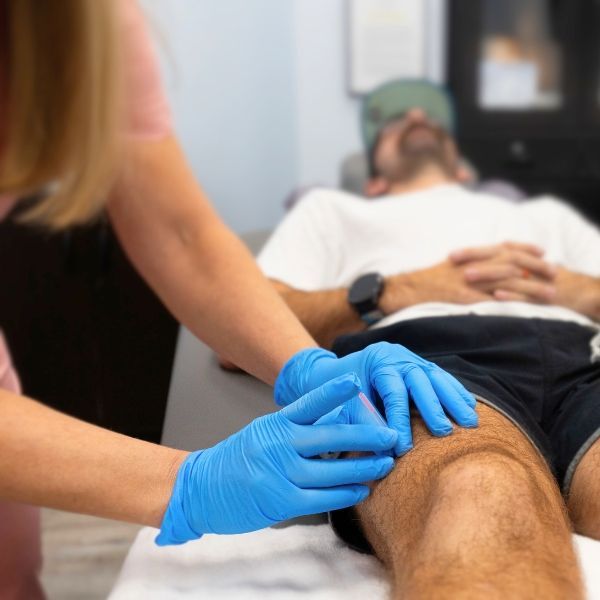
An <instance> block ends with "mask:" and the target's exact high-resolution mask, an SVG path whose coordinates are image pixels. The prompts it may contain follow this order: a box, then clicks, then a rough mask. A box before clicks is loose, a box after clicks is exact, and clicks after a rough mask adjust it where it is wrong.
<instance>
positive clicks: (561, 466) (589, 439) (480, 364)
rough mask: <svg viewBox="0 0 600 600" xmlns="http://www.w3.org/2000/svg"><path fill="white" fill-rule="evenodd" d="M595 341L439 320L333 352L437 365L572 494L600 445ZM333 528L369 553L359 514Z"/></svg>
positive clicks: (573, 334)
mask: <svg viewBox="0 0 600 600" xmlns="http://www.w3.org/2000/svg"><path fill="white" fill-rule="evenodd" d="M596 333H597V332H596V331H595V330H594V329H592V328H588V327H583V326H580V325H577V324H574V323H568V322H562V321H550V320H544V319H521V318H512V317H479V316H474V315H465V316H452V317H435V318H425V319H415V320H411V321H403V322H400V323H396V324H395V325H390V326H389V327H383V328H381V329H373V330H370V331H367V332H364V333H360V334H354V335H346V336H342V337H340V338H338V339H337V340H336V342H335V344H334V347H333V351H334V352H335V353H336V354H337V355H338V356H345V355H346V354H350V353H351V352H355V351H357V350H360V349H362V348H364V347H366V346H368V345H370V344H373V343H375V342H381V341H387V342H395V343H398V344H402V345H403V346H406V347H407V348H408V349H409V350H412V351H413V352H415V353H416V354H418V355H420V356H422V357H423V358H426V359H427V360H430V361H432V362H434V363H436V364H437V365H439V366H440V367H442V368H443V369H444V370H446V371H448V372H449V373H451V374H452V375H454V376H455V377H456V378H457V379H458V380H459V381H460V382H461V383H462V384H463V385H464V386H465V387H466V388H467V389H468V390H469V391H470V392H471V393H473V394H474V395H475V396H477V399H478V400H480V401H481V402H483V403H485V404H487V405H489V406H491V407H492V408H495V409H496V410H498V411H499V412H501V413H502V414H503V415H505V416H506V417H507V418H508V419H510V420H511V421H512V422H513V423H514V424H515V425H516V426H517V427H518V428H519V429H520V430H521V431H522V432H523V433H524V434H525V435H526V436H527V438H529V440H530V441H531V442H532V443H533V445H534V446H535V447H536V448H537V449H538V450H539V452H540V453H541V454H542V456H543V457H544V458H545V459H546V461H547V463H548V465H549V467H550V469H551V470H552V472H553V473H554V475H555V477H556V479H557V481H558V483H559V485H560V486H561V489H562V491H563V493H565V494H566V493H568V491H569V486H570V484H571V479H572V477H573V473H574V472H575V469H576V467H577V465H578V464H579V462H580V461H581V459H582V458H583V455H584V454H585V453H586V452H587V450H589V448H590V447H591V446H592V444H593V443H594V442H595V441H596V440H597V439H598V438H600V363H592V361H591V347H590V342H591V340H592V338H593V337H594V336H595V335H596ZM330 521H331V523H332V526H333V527H334V529H335V531H336V533H338V535H340V536H341V537H342V538H343V539H344V540H345V541H347V542H348V543H349V544H350V545H352V546H353V547H355V548H356V549H358V550H361V551H367V550H368V544H366V540H364V537H363V536H362V534H361V532H360V528H359V526H358V522H357V519H356V518H355V515H354V511H352V510H350V511H337V512H336V513H331V514H330ZM365 544H366V545H365Z"/></svg>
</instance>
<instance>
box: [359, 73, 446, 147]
mask: <svg viewBox="0 0 600 600" xmlns="http://www.w3.org/2000/svg"><path fill="white" fill-rule="evenodd" d="M417 107H418V108H422V109H423V110H424V111H425V113H426V114H427V116H428V117H429V118H430V119H431V120H433V121H436V122H437V123H439V124H440V125H441V126H442V127H443V128H444V129H446V130H447V131H449V132H451V133H454V129H455V111H454V103H453V101H452V98H451V96H450V93H449V92H448V91H447V90H446V89H445V88H443V87H440V86H438V85H435V84H434V83H431V82H429V81H423V80H416V79H415V80H407V79H401V80H397V81H391V82H389V83H386V84H384V85H382V86H380V87H378V88H376V89H375V90H373V91H372V92H371V93H370V94H368V95H367V96H365V98H364V100H363V105H362V117H361V119H362V133H363V139H364V142H365V146H366V147H367V150H370V149H371V148H372V146H373V143H374V142H375V140H376V139H377V135H378V133H379V131H380V130H381V128H382V127H384V126H385V125H387V124H388V123H389V122H390V121H393V120H394V119H396V118H398V117H400V116H401V115H403V114H404V113H406V112H407V111H409V110H410V109H411V108H417Z"/></svg>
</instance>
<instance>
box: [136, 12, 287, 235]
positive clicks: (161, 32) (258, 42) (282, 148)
mask: <svg viewBox="0 0 600 600" xmlns="http://www.w3.org/2000/svg"><path fill="white" fill-rule="evenodd" d="M142 5H143V6H144V8H145V11H146V14H147V15H148V16H149V17H150V19H151V21H152V23H153V29H154V30H155V32H156V34H157V35H156V37H157V38H158V39H159V46H160V48H161V58H162V62H163V67H164V73H165V76H164V79H165V84H166V88H167V92H168V95H169V98H170V102H171V106H172V111H173V114H174V117H175V126H176V130H177V133H178V135H179V137H180V139H181V140H182V143H183V146H184V149H185V150H186V153H187V155H188V158H189V159H190V161H191V164H192V167H193V169H194V172H195V174H196V176H197V177H198V179H199V180H200V181H201V182H202V185H203V186H204V188H205V190H206V191H207V193H208V195H209V196H210V198H211V200H212V202H213V203H214V205H215V206H216V207H217V209H218V210H219V212H220V214H221V215H222V216H223V217H224V219H225V221H226V222H227V223H228V224H229V225H230V226H231V227H233V228H234V229H235V230H237V231H240V232H243V231H249V230H252V229H259V228H264V227H271V226H273V225H274V224H275V223H276V222H277V221H278V220H279V218H280V216H281V214H282V211H281V208H280V207H281V204H282V201H283V198H284V197H285V195H286V194H287V193H288V192H289V191H290V189H292V187H293V186H294V185H295V182H296V179H297V178H296V170H295V165H296V147H297V144H296V139H295V135H296V133H295V132H296V126H295V120H294V113H295V104H294V96H295V94H294V75H293V62H294V59H293V44H292V38H293V31H292V19H293V11H292V8H293V6H292V4H291V3H290V2H287V1H282V0H224V1H221V0H142ZM161 40H162V42H161Z"/></svg>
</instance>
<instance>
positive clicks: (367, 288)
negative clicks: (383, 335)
mask: <svg viewBox="0 0 600 600" xmlns="http://www.w3.org/2000/svg"><path fill="white" fill-rule="evenodd" d="M384 283H385V282H384V279H383V276H382V275H380V274H379V273H367V274H366V275H363V276H361V277H359V278H358V279H357V280H356V281H355V282H354V283H353V284H352V285H351V286H350V289H349V290H348V303H349V304H350V306H352V308H354V310H355V311H356V312H357V313H358V315H359V317H360V318H361V319H362V320H363V322H364V323H366V324H367V325H373V324H374V323H377V321H379V320H381V319H383V317H384V314H383V313H382V312H381V309H380V308H379V299H380V298H381V294H383V288H384Z"/></svg>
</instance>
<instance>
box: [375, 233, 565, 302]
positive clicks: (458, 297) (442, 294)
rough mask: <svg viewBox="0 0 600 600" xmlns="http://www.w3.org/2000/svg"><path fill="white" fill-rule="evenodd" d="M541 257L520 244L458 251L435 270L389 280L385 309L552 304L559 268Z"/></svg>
mask: <svg viewBox="0 0 600 600" xmlns="http://www.w3.org/2000/svg"><path fill="white" fill-rule="evenodd" d="M543 254H544V251H543V250H542V249H541V248H538V247H537V246H533V245H530V244H520V243H516V242H505V243H503V244H498V245H496V246H483V247H479V248H467V249H464V250H458V251H456V252H453V253H452V254H451V255H450V256H449V257H448V259H447V260H445V261H443V262H441V263H439V264H437V265H434V266H433V267H429V268H427V269H422V270H420V271H414V272H413V273H402V274H399V275H396V276H393V277H390V278H388V280H387V281H386V289H385V292H384V294H383V297H382V299H381V307H382V310H383V311H384V313H385V314H390V313H393V312H396V311H397V310H400V309H402V308H407V307H408V306H412V305H414V304H421V303H423V302H450V303H453V304H474V303H476V302H485V301H489V300H512V299H518V300H521V301H525V302H542V303H543V302H549V301H551V300H552V299H553V297H554V295H555V293H556V289H555V287H554V285H553V280H554V277H555V276H556V267H554V266H553V265H551V264H549V263H548V262H546V261H545V260H543V258H542V256H543Z"/></svg>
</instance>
